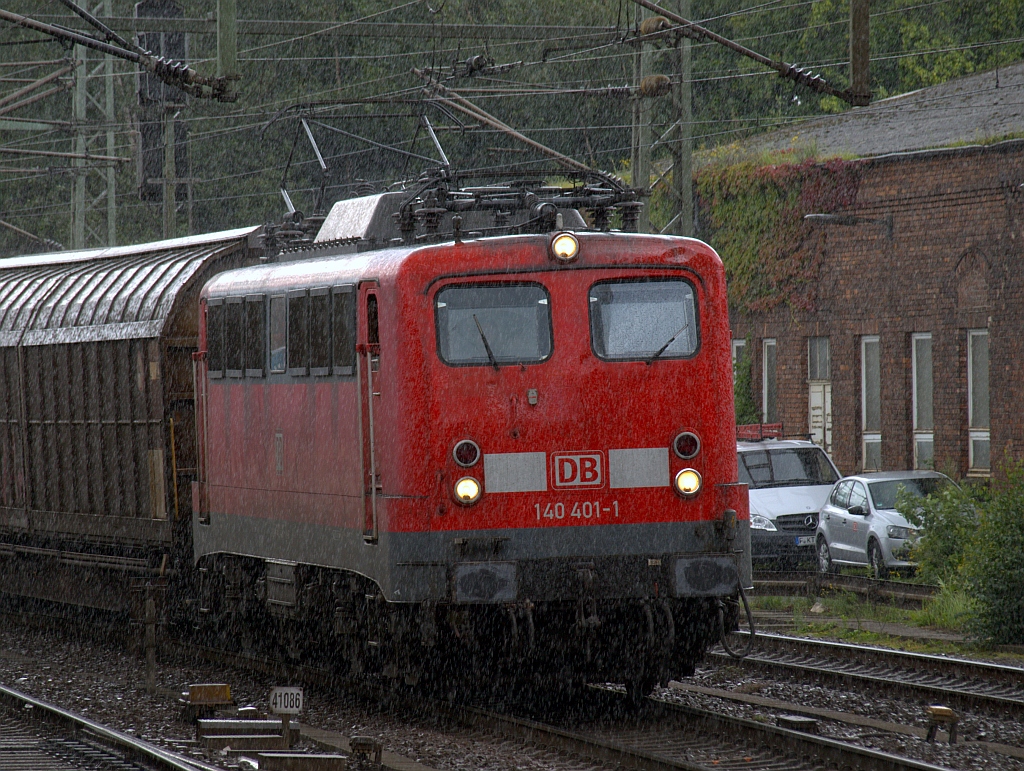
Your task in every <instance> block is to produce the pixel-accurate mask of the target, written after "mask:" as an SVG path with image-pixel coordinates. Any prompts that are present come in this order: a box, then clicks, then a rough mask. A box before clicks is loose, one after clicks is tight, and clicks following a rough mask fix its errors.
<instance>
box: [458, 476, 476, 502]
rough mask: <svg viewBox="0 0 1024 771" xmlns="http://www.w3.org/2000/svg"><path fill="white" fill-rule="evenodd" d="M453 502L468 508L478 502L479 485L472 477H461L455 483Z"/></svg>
mask: <svg viewBox="0 0 1024 771" xmlns="http://www.w3.org/2000/svg"><path fill="white" fill-rule="evenodd" d="M455 500H457V501H458V502H459V503H461V504H463V505H464V506H469V505H471V504H474V503H476V502H477V501H478V500H480V483H479V482H477V481H476V480H475V479H473V477H462V479H460V480H459V481H458V482H456V483H455Z"/></svg>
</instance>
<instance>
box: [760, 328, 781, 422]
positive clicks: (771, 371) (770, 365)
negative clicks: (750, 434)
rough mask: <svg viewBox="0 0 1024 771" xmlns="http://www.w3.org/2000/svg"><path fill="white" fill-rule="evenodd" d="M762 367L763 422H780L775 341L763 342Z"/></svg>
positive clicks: (766, 340)
mask: <svg viewBox="0 0 1024 771" xmlns="http://www.w3.org/2000/svg"><path fill="white" fill-rule="evenodd" d="M761 351H762V353H763V359H762V367H761V384H762V388H761V420H763V421H764V422H765V423H778V422H779V400H778V390H779V384H778V369H777V366H776V361H775V340H774V339H770V338H769V339H765V340H764V341H762V346H761Z"/></svg>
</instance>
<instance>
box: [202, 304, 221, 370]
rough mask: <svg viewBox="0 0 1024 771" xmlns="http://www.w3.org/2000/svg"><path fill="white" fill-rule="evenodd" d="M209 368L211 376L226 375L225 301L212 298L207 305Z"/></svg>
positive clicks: (207, 361) (207, 359)
mask: <svg viewBox="0 0 1024 771" xmlns="http://www.w3.org/2000/svg"><path fill="white" fill-rule="evenodd" d="M206 351H207V358H206V363H207V370H208V372H209V375H210V377H212V378H214V377H223V376H224V301H223V300H210V302H209V304H208V305H207V306H206Z"/></svg>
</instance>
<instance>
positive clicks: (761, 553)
mask: <svg viewBox="0 0 1024 771" xmlns="http://www.w3.org/2000/svg"><path fill="white" fill-rule="evenodd" d="M736 454H737V460H738V466H739V480H740V481H741V482H746V484H747V487H748V488H749V489H750V552H751V557H752V558H753V560H754V561H755V562H757V563H760V564H764V563H775V564H778V565H780V566H781V567H795V566H796V565H797V564H799V563H801V562H813V561H814V559H815V544H814V535H815V532H816V529H817V527H818V511H819V510H820V509H821V507H822V506H823V505H824V504H825V500H826V499H827V498H828V494H829V492H830V491H831V490H832V486H833V485H834V484H835V483H836V481H838V479H839V477H840V474H839V472H838V471H836V467H835V464H833V463H832V460H831V459H830V458H829V457H828V455H826V454H825V451H824V450H822V449H821V448H820V447H819V446H818V445H816V444H814V443H813V442H808V441H805V440H801V439H764V440H762V441H757V442H744V441H741V442H737V443H736Z"/></svg>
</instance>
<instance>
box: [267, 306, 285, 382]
mask: <svg viewBox="0 0 1024 771" xmlns="http://www.w3.org/2000/svg"><path fill="white" fill-rule="evenodd" d="M287 354H288V310H287V307H286V306H285V298H284V297H271V298H270V371H271V372H284V371H285V365H286V363H287Z"/></svg>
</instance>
